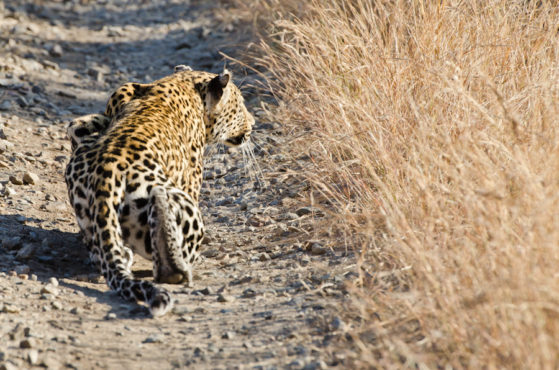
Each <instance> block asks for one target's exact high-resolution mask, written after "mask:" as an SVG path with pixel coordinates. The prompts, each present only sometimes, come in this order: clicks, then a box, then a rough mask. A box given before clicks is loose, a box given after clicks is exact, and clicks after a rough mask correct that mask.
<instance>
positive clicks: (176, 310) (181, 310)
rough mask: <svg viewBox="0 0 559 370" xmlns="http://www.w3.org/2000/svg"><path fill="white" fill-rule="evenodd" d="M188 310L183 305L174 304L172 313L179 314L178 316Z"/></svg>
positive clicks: (186, 312)
mask: <svg viewBox="0 0 559 370" xmlns="http://www.w3.org/2000/svg"><path fill="white" fill-rule="evenodd" d="M189 312H190V311H189V309H188V308H187V307H185V306H175V307H173V313H174V314H175V315H179V316H181V315H186V314H188V313H189Z"/></svg>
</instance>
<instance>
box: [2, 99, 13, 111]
mask: <svg viewBox="0 0 559 370" xmlns="http://www.w3.org/2000/svg"><path fill="white" fill-rule="evenodd" d="M11 109H12V102H10V101H9V100H4V101H3V102H2V103H0V110H11Z"/></svg>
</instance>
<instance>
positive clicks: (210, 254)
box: [201, 248, 219, 258]
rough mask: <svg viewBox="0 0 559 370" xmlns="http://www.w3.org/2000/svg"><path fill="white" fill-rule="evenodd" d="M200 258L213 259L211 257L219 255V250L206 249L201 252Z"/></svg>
mask: <svg viewBox="0 0 559 370" xmlns="http://www.w3.org/2000/svg"><path fill="white" fill-rule="evenodd" d="M201 254H202V256H204V257H206V258H213V257H217V255H218V254H219V250H217V249H215V248H212V249H208V250H205V251H203V252H202V253H201Z"/></svg>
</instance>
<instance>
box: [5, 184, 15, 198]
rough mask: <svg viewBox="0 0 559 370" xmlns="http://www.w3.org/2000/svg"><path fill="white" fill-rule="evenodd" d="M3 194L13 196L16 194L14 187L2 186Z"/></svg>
mask: <svg viewBox="0 0 559 370" xmlns="http://www.w3.org/2000/svg"><path fill="white" fill-rule="evenodd" d="M3 194H4V196H6V197H13V196H14V195H16V194H17V193H16V191H15V190H14V189H12V188H11V187H9V186H4V192H3Z"/></svg>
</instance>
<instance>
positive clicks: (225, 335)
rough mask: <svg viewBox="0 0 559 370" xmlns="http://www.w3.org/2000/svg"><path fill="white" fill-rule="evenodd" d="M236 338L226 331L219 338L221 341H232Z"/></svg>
mask: <svg viewBox="0 0 559 370" xmlns="http://www.w3.org/2000/svg"><path fill="white" fill-rule="evenodd" d="M235 337H236V335H235V333H234V332H232V331H226V332H225V333H223V335H222V336H221V338H222V339H234V338H235Z"/></svg>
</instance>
